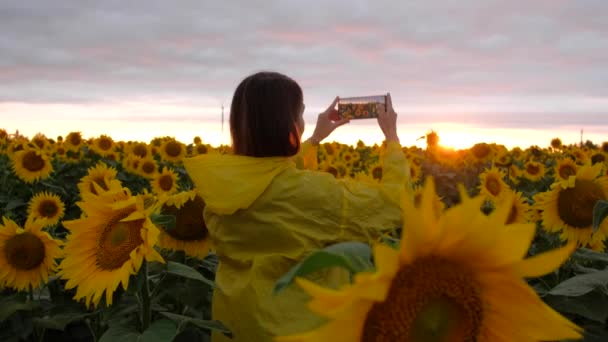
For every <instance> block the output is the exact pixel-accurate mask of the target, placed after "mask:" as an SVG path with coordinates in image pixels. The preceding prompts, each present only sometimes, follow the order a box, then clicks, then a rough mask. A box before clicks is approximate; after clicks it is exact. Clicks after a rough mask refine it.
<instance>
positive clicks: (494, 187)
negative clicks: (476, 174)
mask: <svg viewBox="0 0 608 342" xmlns="http://www.w3.org/2000/svg"><path fill="white" fill-rule="evenodd" d="M486 189H488V191H489V192H490V193H491V194H492V195H493V196H498V194H499V193H500V182H498V180H497V179H496V178H494V177H488V179H486Z"/></svg>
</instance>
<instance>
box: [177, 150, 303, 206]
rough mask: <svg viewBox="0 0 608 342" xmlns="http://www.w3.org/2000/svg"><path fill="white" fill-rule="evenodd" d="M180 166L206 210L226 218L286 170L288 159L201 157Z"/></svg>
mask: <svg viewBox="0 0 608 342" xmlns="http://www.w3.org/2000/svg"><path fill="white" fill-rule="evenodd" d="M183 162H184V167H185V169H186V172H188V175H189V176H190V178H191V179H192V182H193V183H194V185H195V186H196V188H197V190H198V193H199V194H200V195H201V197H202V198H203V200H204V201H205V204H206V206H207V207H208V208H209V210H211V211H213V212H216V213H218V214H222V215H229V214H232V213H234V212H235V211H237V210H239V209H246V208H248V207H249V206H250V205H251V204H252V203H253V202H254V201H255V200H256V199H257V198H258V197H259V196H260V195H261V194H262V193H263V192H264V191H265V190H266V188H267V187H268V185H270V183H271V182H272V180H273V179H274V178H275V177H276V176H277V175H278V174H279V173H281V172H283V171H284V170H286V169H287V168H289V167H295V163H294V162H293V161H292V160H291V159H290V158H285V157H271V158H254V157H245V156H236V155H232V154H224V155H222V154H205V155H200V156H196V157H193V158H186V159H184V161H183Z"/></svg>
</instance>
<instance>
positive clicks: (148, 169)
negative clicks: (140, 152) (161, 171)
mask: <svg viewBox="0 0 608 342" xmlns="http://www.w3.org/2000/svg"><path fill="white" fill-rule="evenodd" d="M141 170H142V171H143V172H144V173H146V174H153V173H154V171H156V163H155V162H153V161H149V160H148V161H145V162H144V163H143V164H142V165H141Z"/></svg>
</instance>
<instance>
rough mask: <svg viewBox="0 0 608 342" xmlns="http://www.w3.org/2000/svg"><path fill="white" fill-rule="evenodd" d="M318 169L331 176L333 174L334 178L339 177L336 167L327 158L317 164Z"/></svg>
mask: <svg viewBox="0 0 608 342" xmlns="http://www.w3.org/2000/svg"><path fill="white" fill-rule="evenodd" d="M319 170H321V171H323V172H327V173H331V174H332V176H334V177H336V178H339V177H340V174H339V172H338V169H337V168H336V167H335V166H334V165H333V163H332V162H331V161H329V160H326V161H324V162H323V163H321V164H319Z"/></svg>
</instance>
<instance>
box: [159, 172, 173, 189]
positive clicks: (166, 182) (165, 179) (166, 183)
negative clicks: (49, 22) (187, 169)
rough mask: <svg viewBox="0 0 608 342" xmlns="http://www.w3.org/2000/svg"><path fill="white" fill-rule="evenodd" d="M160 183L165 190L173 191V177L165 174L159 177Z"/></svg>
mask: <svg viewBox="0 0 608 342" xmlns="http://www.w3.org/2000/svg"><path fill="white" fill-rule="evenodd" d="M158 185H159V186H160V188H161V189H163V191H171V189H173V178H171V176H168V175H163V176H161V177H160V178H159V179H158Z"/></svg>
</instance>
